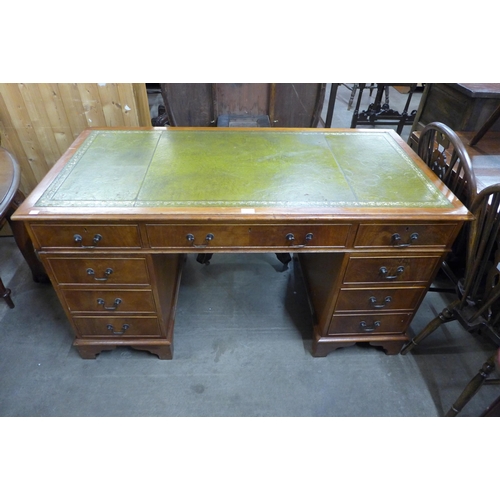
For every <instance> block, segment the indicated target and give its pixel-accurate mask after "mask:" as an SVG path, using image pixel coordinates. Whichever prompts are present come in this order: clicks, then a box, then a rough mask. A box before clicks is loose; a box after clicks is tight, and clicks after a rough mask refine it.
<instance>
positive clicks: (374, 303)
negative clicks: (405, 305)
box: [369, 295, 392, 309]
mask: <svg viewBox="0 0 500 500" xmlns="http://www.w3.org/2000/svg"><path fill="white" fill-rule="evenodd" d="M369 300H370V304H371V306H372V307H373V309H383V308H384V307H385V306H387V305H388V304H389V303H390V302H391V300H392V297H391V296H390V295H388V296H387V297H386V298H385V299H384V303H383V304H377V299H376V298H375V297H373V296H372V297H370V299H369Z"/></svg>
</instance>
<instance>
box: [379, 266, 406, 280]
mask: <svg viewBox="0 0 500 500" xmlns="http://www.w3.org/2000/svg"><path fill="white" fill-rule="evenodd" d="M404 270H405V268H404V266H399V267H398V268H397V269H396V274H395V275H393V276H388V275H387V273H388V272H389V271H388V270H387V267H385V266H382V267H381V268H380V273H381V274H382V276H383V277H384V279H386V280H395V279H397V278H398V277H399V276H400V275H401V274H402V273H403V271H404Z"/></svg>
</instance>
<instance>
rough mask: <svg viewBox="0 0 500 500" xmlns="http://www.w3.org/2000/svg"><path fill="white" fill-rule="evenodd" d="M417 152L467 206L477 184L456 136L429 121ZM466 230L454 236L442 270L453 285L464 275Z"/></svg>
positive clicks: (441, 288)
mask: <svg viewBox="0 0 500 500" xmlns="http://www.w3.org/2000/svg"><path fill="white" fill-rule="evenodd" d="M418 155H419V156H420V158H422V160H423V161H424V162H425V163H426V164H427V165H428V167H429V168H430V169H431V170H432V171H433V172H434V173H435V174H436V175H437V176H438V177H439V178H440V179H441V180H442V181H443V182H444V183H445V184H446V185H447V186H448V188H449V189H450V190H451V191H452V192H453V194H455V196H457V197H458V198H459V199H460V201H461V202H462V203H463V204H464V205H465V206H466V207H467V208H468V209H470V207H471V204H472V201H473V200H474V198H475V197H476V194H477V183H476V177H475V174H474V171H473V170H472V163H471V160H470V157H469V155H468V153H467V151H466V149H465V146H464V144H463V142H462V141H461V140H460V138H459V137H458V135H457V134H456V133H455V132H454V131H453V130H452V129H451V128H450V127H448V126H447V125H445V124H444V123H439V122H433V123H429V124H428V125H427V126H426V127H424V129H423V130H422V132H421V134H420V140H419V143H418ZM465 248H466V236H465V229H464V230H462V231H461V233H460V234H459V235H458V237H457V238H456V240H455V242H454V244H453V247H452V251H451V253H450V255H449V256H448V258H447V259H446V260H445V261H444V262H443V265H442V266H441V270H442V272H443V273H444V275H445V276H446V277H447V278H448V279H449V280H451V282H452V283H453V286H456V285H457V282H458V279H459V278H460V277H461V276H462V275H463V272H464V266H465ZM430 291H437V292H449V291H451V292H453V288H451V289H450V288H446V287H436V286H432V287H431V288H430Z"/></svg>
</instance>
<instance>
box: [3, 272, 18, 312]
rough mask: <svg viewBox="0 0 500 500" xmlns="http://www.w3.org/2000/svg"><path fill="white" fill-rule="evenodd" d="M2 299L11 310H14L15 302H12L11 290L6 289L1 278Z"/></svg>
mask: <svg viewBox="0 0 500 500" xmlns="http://www.w3.org/2000/svg"><path fill="white" fill-rule="evenodd" d="M0 297H1V298H2V299H4V300H5V302H7V305H8V306H9V307H10V308H11V309H14V307H15V306H14V302H12V299H11V298H10V289H9V288H5V286H4V284H3V281H2V280H1V278H0Z"/></svg>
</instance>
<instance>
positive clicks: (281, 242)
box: [146, 224, 351, 249]
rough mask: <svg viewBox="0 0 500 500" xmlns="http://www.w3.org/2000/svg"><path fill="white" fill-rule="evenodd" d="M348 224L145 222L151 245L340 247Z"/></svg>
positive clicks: (184, 247) (165, 246)
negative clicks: (194, 223)
mask: <svg viewBox="0 0 500 500" xmlns="http://www.w3.org/2000/svg"><path fill="white" fill-rule="evenodd" d="M350 228H351V225H350V224H298V225H294V224H292V225H287V224H276V225H274V224H268V225H266V224H251V225H244V224H232V225H231V224H230V225H223V224H213V225H211V224H207V225H189V224H188V225H185V224H178V225H176V224H146V232H147V235H148V239H149V243H150V245H151V248H182V249H189V248H207V249H209V248H241V247H251V248H252V247H271V248H272V247H288V248H290V249H299V248H305V247H313V248H314V247H339V248H343V247H345V246H346V242H347V237H348V234H349V230H350Z"/></svg>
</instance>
